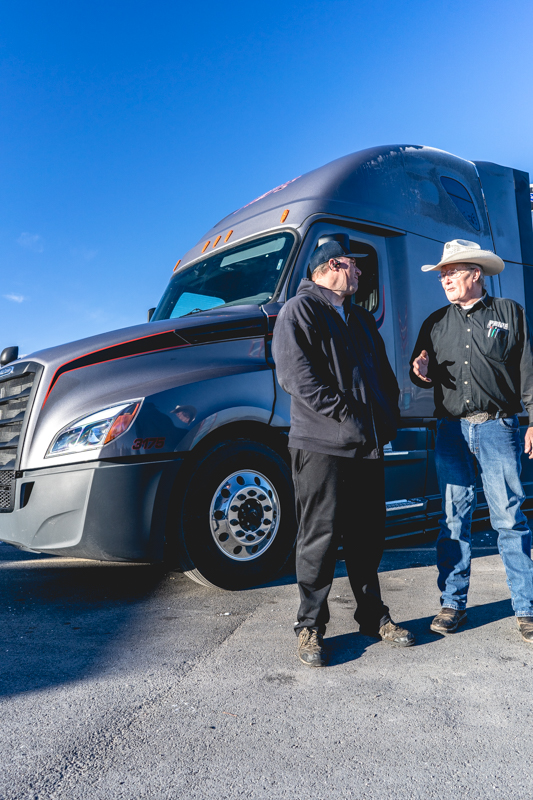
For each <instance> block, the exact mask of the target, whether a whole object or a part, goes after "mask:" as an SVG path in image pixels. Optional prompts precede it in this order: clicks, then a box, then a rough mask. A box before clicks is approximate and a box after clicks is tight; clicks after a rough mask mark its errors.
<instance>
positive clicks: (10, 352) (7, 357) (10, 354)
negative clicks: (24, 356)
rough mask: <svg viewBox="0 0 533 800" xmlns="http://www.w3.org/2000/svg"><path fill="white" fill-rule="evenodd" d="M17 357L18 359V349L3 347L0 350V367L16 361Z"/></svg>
mask: <svg viewBox="0 0 533 800" xmlns="http://www.w3.org/2000/svg"><path fill="white" fill-rule="evenodd" d="M18 357H19V349H18V347H5V348H4V349H3V350H2V354H1V355H0V367H4V366H5V365H6V364H10V363H11V362H12V361H16V360H17V358H18Z"/></svg>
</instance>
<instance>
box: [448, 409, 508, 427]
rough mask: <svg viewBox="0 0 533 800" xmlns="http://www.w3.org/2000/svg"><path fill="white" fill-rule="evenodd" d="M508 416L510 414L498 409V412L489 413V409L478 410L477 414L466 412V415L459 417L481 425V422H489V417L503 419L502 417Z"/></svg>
mask: <svg viewBox="0 0 533 800" xmlns="http://www.w3.org/2000/svg"><path fill="white" fill-rule="evenodd" d="M508 416H509V414H505V413H504V412H503V411H498V412H497V413H496V414H489V412H488V411H478V412H477V413H475V414H465V416H464V417H459V419H466V421H467V422H471V423H472V424H474V425H479V424H480V423H481V422H487V420H489V419H501V418H502V417H508Z"/></svg>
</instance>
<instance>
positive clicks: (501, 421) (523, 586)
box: [411, 239, 533, 643]
mask: <svg viewBox="0 0 533 800" xmlns="http://www.w3.org/2000/svg"><path fill="white" fill-rule="evenodd" d="M503 268H504V263H503V261H502V259H501V258H499V256H497V255H496V254H495V253H492V252H491V251H489V250H481V248H480V246H479V245H478V244H476V243H475V242H468V241H465V240H464V239H455V240H454V241H452V242H447V243H446V244H445V245H444V252H443V255H442V259H441V261H440V262H439V263H438V264H434V265H433V264H426V265H425V266H423V267H422V271H423V272H428V271H436V272H440V276H439V279H440V281H441V283H442V287H443V289H444V292H445V293H446V297H447V299H448V301H449V303H450V304H449V305H447V306H445V307H444V308H441V309H439V310H438V311H435V312H434V313H433V314H431V315H430V316H429V317H428V318H427V319H426V321H425V322H424V323H423V325H422V328H421V330H420V333H419V336H418V340H417V343H416V345H415V349H414V351H413V355H412V357H411V364H412V369H411V380H412V381H413V383H414V384H416V385H417V386H420V387H426V388H433V390H434V397H435V416H436V417H437V418H438V421H437V441H436V445H435V460H436V466H437V476H438V479H439V486H440V491H441V494H442V502H443V516H442V518H441V523H440V524H441V530H440V534H439V537H438V540H437V565H438V570H439V579H438V585H439V589H440V591H441V610H440V612H439V613H438V614H437V616H436V617H435V618H434V620H433V621H432V623H431V630H432V631H435V632H436V633H452V632H453V631H455V630H457V628H458V627H459V625H461V624H462V623H464V622H465V621H466V602H467V594H468V587H469V582H470V559H471V535H470V528H471V520H472V512H473V511H474V508H475V505H476V472H477V468H478V467H479V470H480V472H481V478H482V481H483V490H484V492H485V497H486V499H487V503H488V506H489V510H490V518H491V523H492V525H493V527H494V528H495V530H496V531H497V532H498V547H499V551H500V554H501V557H502V560H503V563H504V566H505V571H506V573H507V583H508V585H509V588H510V590H511V598H512V603H513V609H514V613H515V616H516V617H517V624H518V629H519V631H520V634H521V636H522V639H524V641H526V642H529V643H533V562H532V561H531V532H530V530H529V527H528V524H527V520H526V517H525V516H524V514H523V513H522V511H521V510H520V505H521V503H522V501H523V499H524V492H523V489H522V484H521V482H520V454H521V450H522V446H521V442H520V431H519V423H518V418H517V414H518V413H520V411H521V402H522V403H523V404H524V406H525V409H526V411H527V413H528V414H529V425H530V427H528V429H527V432H526V436H525V452H526V453H529V457H530V458H533V427H531V426H533V353H532V348H531V340H530V335H529V330H528V325H527V320H526V315H525V311H524V309H523V308H522V307H521V306H520V305H519V304H518V303H516V302H515V301H514V300H507V299H505V298H500V297H490V296H489V295H488V294H487V292H486V290H485V276H486V275H497V274H498V273H499V272H501V271H502V270H503Z"/></svg>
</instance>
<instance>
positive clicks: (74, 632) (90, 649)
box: [0, 547, 165, 696]
mask: <svg viewBox="0 0 533 800" xmlns="http://www.w3.org/2000/svg"><path fill="white" fill-rule="evenodd" d="M56 565H57V566H56ZM0 567H1V569H0V576H1V583H0V604H1V608H0V625H1V634H0V659H1V661H0V696H6V695H13V694H18V693H21V692H29V691H34V690H38V689H44V688H50V687H54V686H58V685H61V684H64V683H68V682H71V681H75V680H80V679H82V678H84V677H86V676H87V675H89V674H91V673H93V672H94V670H95V668H96V669H100V666H101V663H102V659H104V660H105V656H106V654H107V651H108V649H109V647H110V645H113V644H114V641H115V640H116V639H117V638H118V637H119V636H122V635H123V633H124V630H125V628H128V626H131V625H132V623H133V621H134V617H135V616H136V615H137V614H138V611H139V606H140V605H141V604H142V603H143V602H145V601H146V600H147V599H148V598H149V597H150V596H151V595H152V594H153V593H154V591H155V590H156V589H157V587H158V585H159V583H160V582H161V580H162V579H163V577H164V574H165V570H164V569H163V568H162V567H161V566H157V567H155V566H148V565H136V564H110V565H103V564H101V563H100V562H94V563H92V562H88V561H74V560H68V561H66V560H64V559H59V558H57V559H56V558H54V557H50V556H42V555H41V556H40V555H33V554H29V553H20V552H18V551H15V550H13V551H11V549H10V550H9V551H8V550H7V548H6V549H4V547H2V548H1V550H0Z"/></svg>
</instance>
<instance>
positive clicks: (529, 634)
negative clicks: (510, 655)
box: [516, 617, 533, 644]
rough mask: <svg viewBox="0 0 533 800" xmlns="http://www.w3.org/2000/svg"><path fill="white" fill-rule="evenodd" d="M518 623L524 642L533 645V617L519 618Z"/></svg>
mask: <svg viewBox="0 0 533 800" xmlns="http://www.w3.org/2000/svg"><path fill="white" fill-rule="evenodd" d="M516 623H517V625H518V630H519V631H520V636H521V637H522V639H523V640H524V642H527V643H528V644H533V617H517V618H516Z"/></svg>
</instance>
